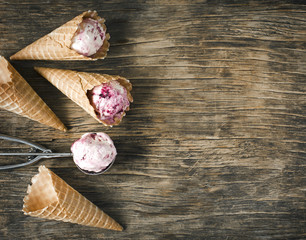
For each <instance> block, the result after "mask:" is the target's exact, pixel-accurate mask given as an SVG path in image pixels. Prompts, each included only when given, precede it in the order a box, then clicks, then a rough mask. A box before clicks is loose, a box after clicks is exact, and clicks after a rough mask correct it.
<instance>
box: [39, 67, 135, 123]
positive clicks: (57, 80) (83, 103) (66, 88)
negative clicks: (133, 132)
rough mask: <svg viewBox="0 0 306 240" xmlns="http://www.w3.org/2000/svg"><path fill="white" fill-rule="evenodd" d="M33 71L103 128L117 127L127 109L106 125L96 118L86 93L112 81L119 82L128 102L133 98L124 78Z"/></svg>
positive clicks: (57, 70) (64, 71) (55, 71)
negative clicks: (102, 125)
mask: <svg viewBox="0 0 306 240" xmlns="http://www.w3.org/2000/svg"><path fill="white" fill-rule="evenodd" d="M35 70H36V71H37V72H38V73H39V74H41V75H42V76H43V77H44V78H46V79H47V80H48V81H49V82H51V83H52V84H53V85H54V86H55V87H57V88H58V89H59V90H60V91H61V92H62V93H64V94H65V95H66V96H68V97H69V98H70V99H71V100H72V101H74V102H75V103H76V104H78V105H79V106H80V107H82V108H83V109H84V110H85V111H86V112H87V113H89V114H90V115H91V116H92V117H93V118H94V119H96V120H97V121H98V122H100V123H103V124H104V125H105V126H112V125H118V124H119V123H120V122H121V120H122V117H123V116H124V115H125V111H128V110H129V108H127V109H126V110H125V111H124V112H122V115H121V117H120V118H116V119H115V122H114V123H113V124H108V123H107V122H105V121H103V120H101V119H99V118H98V117H97V114H96V112H95V110H94V108H93V106H92V105H91V104H90V101H89V99H88V96H87V92H88V91H89V90H91V89H93V88H94V87H95V86H98V85H100V84H102V83H107V82H110V81H113V80H114V81H117V82H119V83H120V85H121V86H123V87H124V88H125V89H126V91H127V98H128V100H129V101H130V102H132V101H133V97H132V95H131V93H130V91H131V90H132V84H131V83H130V82H129V80H127V79H126V78H124V77H120V76H111V75H107V74H97V73H88V72H77V71H72V70H66V69H55V68H45V67H35Z"/></svg>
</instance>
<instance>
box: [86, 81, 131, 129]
mask: <svg viewBox="0 0 306 240" xmlns="http://www.w3.org/2000/svg"><path fill="white" fill-rule="evenodd" d="M87 96H88V98H89V101H90V104H91V105H92V106H93V107H94V109H95V112H96V114H97V117H98V118H99V119H101V120H102V121H104V122H105V123H107V124H109V125H112V124H113V123H115V121H116V119H121V118H122V117H123V116H124V111H125V110H127V108H128V107H129V106H130V102H129V100H128V96H127V91H126V89H125V87H123V86H121V85H120V83H119V82H117V81H110V82H108V83H103V84H101V85H99V86H96V87H94V88H93V89H92V90H90V91H88V92H87Z"/></svg>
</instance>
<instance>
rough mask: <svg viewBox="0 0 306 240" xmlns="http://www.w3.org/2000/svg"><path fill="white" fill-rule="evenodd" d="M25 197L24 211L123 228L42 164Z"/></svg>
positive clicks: (89, 224)
mask: <svg viewBox="0 0 306 240" xmlns="http://www.w3.org/2000/svg"><path fill="white" fill-rule="evenodd" d="M27 194H28V195H27V196H25V198H24V200H23V201H24V205H23V212H24V213H25V214H26V215H30V216H33V217H39V218H46V219H52V220H58V221H64V222H71V223H77V224H81V225H85V226H92V227H98V228H105V229H111V230H116V231H122V230H123V228H122V227H121V226H120V225H119V224H118V223H117V222H116V221H115V220H114V219H112V218H111V217H110V216H108V215H107V214H106V213H104V212H103V211H102V210H100V209H99V208H98V207H97V206H96V205H94V204H93V203H91V202H90V201H89V200H87V199H86V198H85V197H84V196H82V195H81V194H80V193H79V192H77V191H76V190H75V189H73V188H72V187H71V186H69V185H68V184H67V183H66V182H65V181H64V180H62V179H61V178H60V177H58V176H57V175H56V174H55V173H53V172H52V171H51V170H49V169H48V168H46V167H45V166H40V167H39V173H38V174H37V175H35V176H34V177H33V178H32V185H29V186H28V190H27Z"/></svg>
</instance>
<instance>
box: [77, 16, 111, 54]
mask: <svg viewBox="0 0 306 240" xmlns="http://www.w3.org/2000/svg"><path fill="white" fill-rule="evenodd" d="M104 39H105V30H104V29H103V27H102V25H101V24H100V23H99V22H98V21H97V20H94V19H92V18H85V19H84V20H83V21H82V22H81V23H80V24H79V26H78V29H77V31H76V32H75V34H74V36H73V38H72V40H71V49H73V50H75V51H77V52H78V53H79V54H82V55H84V56H87V57H89V56H92V55H94V54H95V53H97V52H98V50H99V49H100V48H101V47H102V45H103V41H104Z"/></svg>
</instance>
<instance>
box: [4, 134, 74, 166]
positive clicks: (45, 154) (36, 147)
mask: <svg viewBox="0 0 306 240" xmlns="http://www.w3.org/2000/svg"><path fill="white" fill-rule="evenodd" d="M0 139H3V140H8V141H11V142H19V143H23V144H26V145H29V146H30V147H32V148H33V149H34V150H40V151H42V152H40V153H31V152H29V153H0V156H28V157H34V158H32V159H30V160H29V161H28V162H25V163H20V164H13V165H6V166H0V170H7V169H13V168H20V167H24V166H28V165H31V164H33V163H35V162H38V161H39V160H40V159H42V158H57V157H71V156H72V153H52V150H51V149H48V148H45V147H44V146H42V145H40V144H37V143H33V142H30V141H27V140H24V139H20V138H16V137H11V136H7V135H5V134H0Z"/></svg>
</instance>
